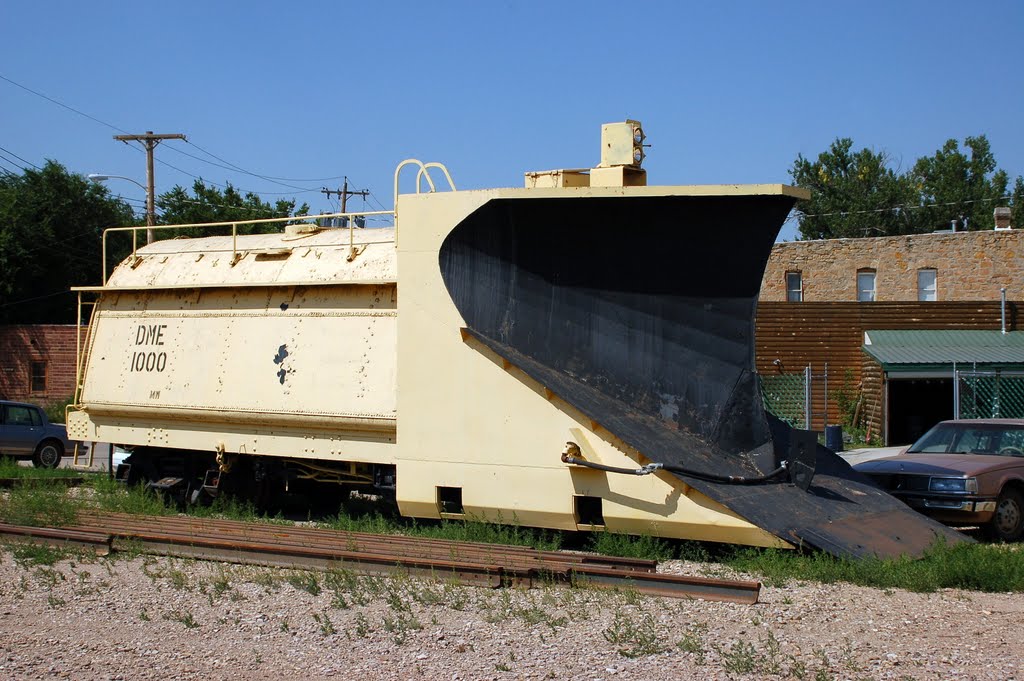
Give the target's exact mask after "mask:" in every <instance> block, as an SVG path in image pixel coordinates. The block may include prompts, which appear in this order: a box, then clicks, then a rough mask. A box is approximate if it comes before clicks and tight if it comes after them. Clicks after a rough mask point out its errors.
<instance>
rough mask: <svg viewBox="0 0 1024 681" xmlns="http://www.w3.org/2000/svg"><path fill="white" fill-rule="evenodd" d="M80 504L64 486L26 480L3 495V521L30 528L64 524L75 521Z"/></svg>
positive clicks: (0, 517)
mask: <svg viewBox="0 0 1024 681" xmlns="http://www.w3.org/2000/svg"><path fill="white" fill-rule="evenodd" d="M80 505H81V503H80V502H75V501H73V500H72V499H70V498H69V497H68V495H67V488H66V487H64V486H63V485H61V486H54V485H52V484H47V483H44V482H42V481H38V480H26V481H25V482H23V483H22V484H20V485H16V486H14V487H12V488H11V489H10V491H9V492H8V493H7V494H6V495H4V496H3V497H0V520H3V522H6V523H10V524H12V525H26V526H29V527H64V526H66V525H72V524H74V522H75V520H76V519H77V517H78V507H79V506H80Z"/></svg>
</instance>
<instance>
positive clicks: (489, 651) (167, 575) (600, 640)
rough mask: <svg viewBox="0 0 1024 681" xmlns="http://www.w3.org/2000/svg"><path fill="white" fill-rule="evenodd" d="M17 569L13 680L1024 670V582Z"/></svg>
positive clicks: (928, 675) (164, 563)
mask: <svg viewBox="0 0 1024 681" xmlns="http://www.w3.org/2000/svg"><path fill="white" fill-rule="evenodd" d="M36 553H38V551H37V552H36ZM662 569H664V570H665V571H667V572H680V573H684V574H691V575H708V576H719V577H736V578H748V576H747V575H735V574H725V573H724V572H723V571H722V568H721V567H720V566H709V565H703V564H699V563H683V562H679V561H673V562H669V563H666V564H664V565H663V566H662ZM0 574H2V576H0V679H19V680H20V679H51V678H70V679H83V680H87V679H275V680H277V679H320V678H338V679H354V678H359V679H363V680H372V679H465V680H469V679H520V678H522V679H587V680H593V679H606V680H607V679H651V680H658V679H726V678H797V679H840V678H841V679H1013V678H1024V677H1022V675H1021V672H1019V671H1018V669H1019V668H1021V666H1022V664H1024V646H1022V645H1021V642H1022V633H1021V630H1022V625H1024V598H1022V597H1021V596H1020V595H1019V594H983V593H976V592H965V591H956V590H947V591H942V592H939V593H934V594H914V593H907V592H903V591H890V590H886V591H882V590H876V589H868V588H861V587H856V586H849V585H820V584H797V583H793V584H790V585H788V586H784V587H771V586H765V587H764V589H763V591H762V599H761V603H759V604H757V605H753V606H745V605H735V604H729V603H711V602H705V601H684V600H673V599H662V598H649V597H642V596H639V595H637V594H636V593H630V592H601V591H596V590H592V589H568V588H561V587H548V588H541V589H535V590H532V591H521V590H509V589H501V590H488V589H481V588H471V587H458V586H452V585H447V584H443V583H439V582H432V581H429V580H417V579H412V578H408V577H385V578H370V577H355V576H354V575H351V574H348V573H344V572H334V573H307V572H295V571H287V570H277V569H270V568H259V567H251V566H237V565H226V564H219V563H207V562H197V561H191V560H181V559H169V558H155V557H150V556H136V557H123V556H122V557H111V558H100V559H97V558H93V557H88V556H75V557H73V558H71V559H68V558H65V559H63V560H60V561H59V562H57V563H55V564H53V565H51V566H46V565H40V564H38V563H36V562H33V561H32V560H30V554H29V552H28V551H26V550H23V549H18V548H12V547H7V548H6V549H4V550H0Z"/></svg>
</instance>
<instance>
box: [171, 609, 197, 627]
mask: <svg viewBox="0 0 1024 681" xmlns="http://www.w3.org/2000/svg"><path fill="white" fill-rule="evenodd" d="M164 619H165V620H168V621H170V622H178V623H180V624H184V625H185V628H186V629H196V628H197V627H199V622H197V621H196V620H195V618H194V617H193V616H192V613H190V612H181V611H180V610H174V611H172V612H169V613H167V614H166V615H164Z"/></svg>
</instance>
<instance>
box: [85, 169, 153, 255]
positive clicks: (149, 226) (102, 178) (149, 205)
mask: <svg viewBox="0 0 1024 681" xmlns="http://www.w3.org/2000/svg"><path fill="white" fill-rule="evenodd" d="M86 177H88V178H89V179H90V180H92V181H93V182H96V183H97V184H99V183H100V182H106V181H107V180H127V181H128V182H131V183H132V184H134V185H137V186H139V187H141V188H142V191H144V192H146V243H147V244H151V243H153V225H155V224H156V215H155V211H154V208H153V197H152V196H151V195H150V193H149V190H148V189H147V188H146V187H145V185H143V184H142V183H141V182H137V181H135V180H133V179H132V178H130V177H125V176H124V175H103V174H101V173H89V174H88V175H87V176H86Z"/></svg>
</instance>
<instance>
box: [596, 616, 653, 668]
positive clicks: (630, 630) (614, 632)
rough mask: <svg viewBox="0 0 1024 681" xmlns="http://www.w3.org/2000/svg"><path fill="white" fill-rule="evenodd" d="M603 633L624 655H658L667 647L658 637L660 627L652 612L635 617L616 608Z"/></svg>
mask: <svg viewBox="0 0 1024 681" xmlns="http://www.w3.org/2000/svg"><path fill="white" fill-rule="evenodd" d="M602 634H603V635H604V638H605V640H606V641H608V642H609V643H611V644H612V645H614V646H617V650H618V652H619V655H622V656H623V657H630V658H636V657H644V656H646V655H656V654H658V653H660V652H662V651H664V649H665V647H664V646H663V645H662V644H661V641H659V639H658V627H657V623H656V622H655V621H654V617H653V616H652V615H651V614H650V613H647V612H645V613H643V614H642V615H640V617H639V619H634V618H633V617H631V616H630V615H628V614H627V613H625V612H623V611H622V610H616V611H615V614H614V615H613V617H612V623H611V624H610V625H609V626H608V628H606V629H605V630H604V631H603V632H602Z"/></svg>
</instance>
